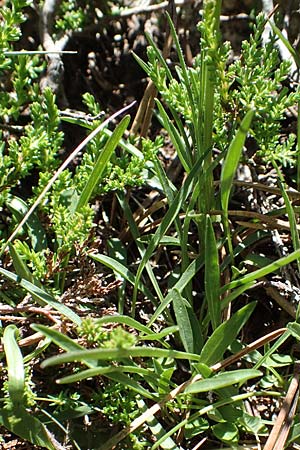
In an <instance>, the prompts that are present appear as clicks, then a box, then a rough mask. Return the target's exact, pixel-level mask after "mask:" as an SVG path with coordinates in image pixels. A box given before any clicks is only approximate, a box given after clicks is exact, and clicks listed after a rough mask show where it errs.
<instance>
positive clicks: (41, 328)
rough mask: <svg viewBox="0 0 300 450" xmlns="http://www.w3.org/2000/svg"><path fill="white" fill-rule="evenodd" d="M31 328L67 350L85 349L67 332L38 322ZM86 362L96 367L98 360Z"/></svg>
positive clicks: (89, 365)
mask: <svg viewBox="0 0 300 450" xmlns="http://www.w3.org/2000/svg"><path fill="white" fill-rule="evenodd" d="M31 328H32V329H33V330H34V331H37V332H39V333H42V334H43V335H44V336H46V337H47V338H48V339H51V341H52V342H54V344H56V345H57V346H58V347H60V348H61V349H63V350H65V351H66V352H73V351H74V352H76V351H77V350H85V348H84V347H82V345H79V344H77V342H75V341H73V339H71V338H69V336H66V335H65V334H63V333H61V332H60V331H58V330H55V329H54V328H50V327H47V326H45V325H37V324H32V325H31ZM85 364H86V365H87V366H88V367H95V366H97V361H93V360H89V361H85Z"/></svg>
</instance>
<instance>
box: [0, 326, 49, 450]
mask: <svg viewBox="0 0 300 450" xmlns="http://www.w3.org/2000/svg"><path fill="white" fill-rule="evenodd" d="M17 333H18V329H17V327H16V326H15V325H8V326H7V327H6V328H5V329H4V335H3V346H4V352H5V356H6V362H7V374H8V392H9V397H10V401H11V404H9V405H8V406H6V407H4V408H3V409H2V410H0V423H1V424H2V425H3V426H4V427H5V428H7V429H8V430H10V431H11V432H12V433H14V434H16V435H17V436H20V437H21V438H23V439H26V440H28V441H29V442H31V443H32V444H34V445H40V446H42V447H46V448H47V449H49V450H55V449H56V447H54V445H53V443H52V442H51V439H50V433H49V432H48V431H47V429H46V427H45V426H44V425H43V424H42V422H40V421H39V420H38V419H37V418H35V417H33V415H31V414H29V413H28V412H27V411H26V409H25V407H26V404H25V397H24V394H25V369H24V363H23V356H22V353H21V350H20V347H19V346H18V343H17V340H16V335H17Z"/></svg>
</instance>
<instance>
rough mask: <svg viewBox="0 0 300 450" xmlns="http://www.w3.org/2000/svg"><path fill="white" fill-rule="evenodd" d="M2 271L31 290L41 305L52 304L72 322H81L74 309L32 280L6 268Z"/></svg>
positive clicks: (0, 270) (11, 279) (0, 271)
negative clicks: (31, 281)
mask: <svg viewBox="0 0 300 450" xmlns="http://www.w3.org/2000/svg"><path fill="white" fill-rule="evenodd" d="M0 273H1V274H2V275H3V276H4V277H5V278H7V279H8V280H10V281H13V282H14V283H17V284H19V285H20V286H22V287H23V288H24V289H25V290H26V291H27V292H29V293H30V294H31V295H32V296H33V297H34V299H35V300H36V301H37V302H38V303H39V304H40V305H41V306H45V305H50V306H51V307H52V308H53V309H55V310H56V311H58V312H59V313H60V314H62V315H63V316H65V317H67V318H68V319H69V320H71V322H73V323H75V324H76V325H80V324H81V319H80V317H79V316H78V315H77V314H76V313H75V312H74V311H72V310H71V309H70V308H68V306H65V305H64V304H62V303H60V302H58V301H56V300H55V299H54V298H53V297H52V295H50V294H48V292H46V291H44V290H43V289H41V288H39V287H38V286H35V285H34V284H32V283H30V281H27V280H25V279H24V278H20V277H19V276H18V275H16V274H14V273H12V272H9V271H8V270H6V269H2V268H0Z"/></svg>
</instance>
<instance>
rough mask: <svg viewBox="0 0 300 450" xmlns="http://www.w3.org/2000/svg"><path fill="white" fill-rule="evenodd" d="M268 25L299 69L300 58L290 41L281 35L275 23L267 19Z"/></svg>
mask: <svg viewBox="0 0 300 450" xmlns="http://www.w3.org/2000/svg"><path fill="white" fill-rule="evenodd" d="M269 24H270V25H271V28H272V30H273V32H274V33H275V34H276V35H277V36H278V37H279V39H280V40H281V41H282V42H283V43H284V45H285V46H286V48H287V49H288V51H289V52H290V54H291V55H292V57H293V58H294V61H295V63H296V64H297V66H298V68H300V56H299V54H298V52H297V50H295V49H294V47H293V46H292V45H291V43H290V41H289V40H288V39H287V38H286V37H285V36H284V35H283V34H282V32H281V31H280V29H279V28H278V27H277V26H276V25H275V23H274V22H273V21H272V20H270V19H269Z"/></svg>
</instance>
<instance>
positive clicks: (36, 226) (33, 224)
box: [6, 196, 47, 252]
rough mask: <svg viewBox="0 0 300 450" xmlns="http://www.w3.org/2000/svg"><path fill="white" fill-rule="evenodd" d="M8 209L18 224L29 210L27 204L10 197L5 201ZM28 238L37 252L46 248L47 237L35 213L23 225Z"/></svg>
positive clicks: (17, 198) (19, 199)
mask: <svg viewBox="0 0 300 450" xmlns="http://www.w3.org/2000/svg"><path fill="white" fill-rule="evenodd" d="M6 205H7V207H8V209H9V210H10V211H11V212H12V214H13V215H14V216H15V218H16V219H17V221H18V222H21V220H22V219H23V217H24V216H25V215H26V214H27V212H28V210H29V208H28V206H27V204H26V203H25V202H24V200H22V199H21V198H19V197H16V196H12V197H10V198H8V200H7V201H6ZM24 226H25V227H26V229H27V232H28V236H29V237H30V239H31V244H32V248H33V249H34V250H35V251H36V252H38V251H41V250H44V249H46V248H47V237H46V233H45V230H44V228H43V227H42V224H41V223H40V221H39V219H38V216H37V214H36V213H33V214H32V215H31V216H30V217H29V218H28V220H27V222H26V223H25V225H24Z"/></svg>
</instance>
